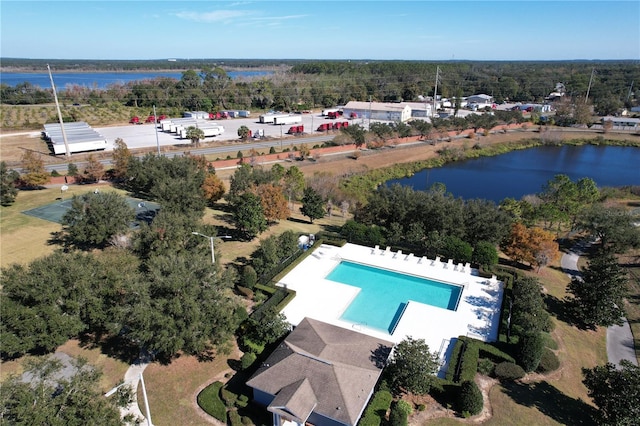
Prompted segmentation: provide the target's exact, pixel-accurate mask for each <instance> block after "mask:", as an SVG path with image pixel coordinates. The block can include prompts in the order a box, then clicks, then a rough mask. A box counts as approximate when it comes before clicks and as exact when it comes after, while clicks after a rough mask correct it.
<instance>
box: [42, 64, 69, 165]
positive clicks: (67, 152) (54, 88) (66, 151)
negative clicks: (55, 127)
mask: <svg viewBox="0 0 640 426" xmlns="http://www.w3.org/2000/svg"><path fill="white" fill-rule="evenodd" d="M47 70H48V71H49V80H51V88H52V89H53V99H54V100H55V101H56V110H57V111H58V120H59V121H60V130H62V140H63V141H64V150H65V155H66V157H67V158H69V157H70V156H71V152H70V151H69V142H67V133H66V132H65V130H64V122H63V120H62V112H61V111H60V104H59V103H58V94H57V93H56V85H55V84H53V76H52V75H51V68H50V67H49V64H47Z"/></svg>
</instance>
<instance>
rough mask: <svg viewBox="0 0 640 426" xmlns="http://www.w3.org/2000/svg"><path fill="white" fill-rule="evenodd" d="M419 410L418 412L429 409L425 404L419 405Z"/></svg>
mask: <svg viewBox="0 0 640 426" xmlns="http://www.w3.org/2000/svg"><path fill="white" fill-rule="evenodd" d="M417 409H418V411H424V410H426V409H427V406H426V405H424V404H418V407H417Z"/></svg>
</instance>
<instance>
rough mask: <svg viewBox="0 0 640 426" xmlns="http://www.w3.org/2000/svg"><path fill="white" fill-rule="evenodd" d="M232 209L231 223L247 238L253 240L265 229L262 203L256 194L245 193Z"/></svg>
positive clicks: (265, 222) (265, 221) (265, 220)
mask: <svg viewBox="0 0 640 426" xmlns="http://www.w3.org/2000/svg"><path fill="white" fill-rule="evenodd" d="M233 208H234V211H233V221H234V223H235V225H236V228H238V230H239V231H240V232H243V233H244V234H245V235H246V237H247V238H249V239H253V238H254V237H255V236H256V235H258V234H260V233H261V232H263V231H265V230H266V229H267V219H266V218H265V216H264V210H263V208H262V203H261V202H260V197H258V196H257V195H256V194H252V193H250V192H246V193H244V194H242V195H240V196H239V197H238V199H237V200H236V202H235V203H234V205H233Z"/></svg>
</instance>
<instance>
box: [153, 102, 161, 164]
mask: <svg viewBox="0 0 640 426" xmlns="http://www.w3.org/2000/svg"><path fill="white" fill-rule="evenodd" d="M153 125H154V127H155V128H156V145H157V146H158V156H159V155H160V139H158V116H157V115H156V106H155V105H154V106H153Z"/></svg>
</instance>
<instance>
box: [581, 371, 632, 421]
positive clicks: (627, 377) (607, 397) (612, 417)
mask: <svg viewBox="0 0 640 426" xmlns="http://www.w3.org/2000/svg"><path fill="white" fill-rule="evenodd" d="M582 375H583V377H584V378H583V380H582V382H583V383H584V384H585V386H586V387H587V389H588V390H589V396H590V397H591V398H592V399H593V402H594V403H595V404H596V405H597V406H598V415H599V416H598V417H599V418H598V419H597V421H598V422H599V424H605V425H616V426H619V425H624V426H632V425H636V424H638V423H637V422H638V419H639V418H640V367H638V366H635V365H633V364H631V363H630V362H629V361H627V360H623V361H622V362H621V363H620V368H616V366H615V365H613V364H610V363H608V364H606V365H601V366H596V367H594V368H591V369H589V368H583V369H582Z"/></svg>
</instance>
